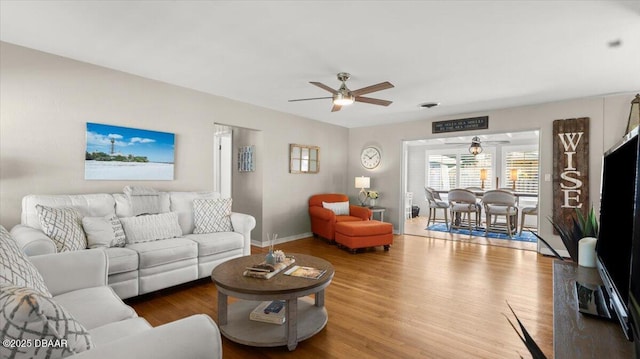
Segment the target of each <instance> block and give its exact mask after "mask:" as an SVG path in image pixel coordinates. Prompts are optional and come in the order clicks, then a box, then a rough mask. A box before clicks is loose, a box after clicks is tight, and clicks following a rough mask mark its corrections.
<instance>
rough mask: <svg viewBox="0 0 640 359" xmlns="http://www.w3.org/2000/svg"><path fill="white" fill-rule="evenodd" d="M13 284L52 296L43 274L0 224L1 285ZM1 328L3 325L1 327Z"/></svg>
mask: <svg viewBox="0 0 640 359" xmlns="http://www.w3.org/2000/svg"><path fill="white" fill-rule="evenodd" d="M1 284H13V285H19V286H24V287H29V288H33V289H35V290H37V291H39V292H41V293H42V295H44V296H46V297H49V298H51V293H50V292H49V289H48V288H47V286H46V285H45V284H44V279H42V275H40V272H38V270H37V269H36V267H35V266H34V265H33V263H31V262H30V261H29V259H27V255H26V254H24V253H23V252H22V251H21V250H20V248H18V244H17V243H16V242H15V240H14V239H13V238H12V237H11V234H9V232H8V231H7V230H6V229H5V228H4V227H3V226H0V285H1ZM0 328H1V327H0Z"/></svg>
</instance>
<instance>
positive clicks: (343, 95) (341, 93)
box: [289, 72, 394, 112]
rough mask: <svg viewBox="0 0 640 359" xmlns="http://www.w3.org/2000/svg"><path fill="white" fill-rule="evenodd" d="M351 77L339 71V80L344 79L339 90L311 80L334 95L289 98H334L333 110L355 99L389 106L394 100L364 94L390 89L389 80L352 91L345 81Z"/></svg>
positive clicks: (303, 99)
mask: <svg viewBox="0 0 640 359" xmlns="http://www.w3.org/2000/svg"><path fill="white" fill-rule="evenodd" d="M350 77H351V75H350V74H348V73H346V72H340V73H338V80H340V81H342V85H340V88H339V89H337V90H334V89H332V88H331V87H329V86H327V85H325V84H323V83H320V82H314V81H310V82H309V83H310V84H312V85H316V86H318V87H320V88H321V89H323V90H326V91H329V92H331V93H332V94H333V96H327V97H313V98H301V99H296V100H289V102H296V101H309V100H321V99H327V98H330V99H333V107H332V108H331V112H335V111H340V109H341V108H342V106H347V105H351V104H352V103H353V102H354V101H356V102H365V103H370V104H373V105H380V106H389V105H391V103H392V102H393V101H387V100H380V99H377V98H371V97H364V96H362V95H366V94H368V93H372V92H376V91H382V90H386V89H390V88H392V87H394V86H393V85H392V84H391V83H390V82H389V81H385V82H381V83H379V84H375V85H371V86H367V87H363V88H361V89H358V90H353V91H351V90H349V88H348V87H347V84H346V83H345V82H346V81H347V80H348V79H349V78H350Z"/></svg>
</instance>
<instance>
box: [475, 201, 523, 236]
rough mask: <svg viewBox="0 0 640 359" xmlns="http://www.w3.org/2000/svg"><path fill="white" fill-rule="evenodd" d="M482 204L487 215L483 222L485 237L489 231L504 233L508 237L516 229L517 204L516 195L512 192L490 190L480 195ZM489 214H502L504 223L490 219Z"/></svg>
mask: <svg viewBox="0 0 640 359" xmlns="http://www.w3.org/2000/svg"><path fill="white" fill-rule="evenodd" d="M482 205H483V207H484V213H485V214H486V216H487V223H486V224H485V229H484V235H485V237H486V236H487V235H488V234H489V232H499V233H506V234H507V235H508V236H509V238H511V237H512V236H513V233H515V232H516V231H517V229H518V206H517V204H516V196H515V195H514V194H513V193H510V192H507V191H503V190H499V189H496V190H490V191H487V192H485V193H484V195H483V196H482ZM491 216H496V217H498V216H504V217H505V223H499V222H498V221H497V220H496V221H495V222H492V221H491Z"/></svg>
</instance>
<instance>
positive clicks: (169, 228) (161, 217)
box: [120, 212, 182, 244]
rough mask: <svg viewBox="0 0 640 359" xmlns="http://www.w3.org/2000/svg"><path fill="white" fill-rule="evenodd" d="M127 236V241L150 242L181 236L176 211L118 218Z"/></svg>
mask: <svg viewBox="0 0 640 359" xmlns="http://www.w3.org/2000/svg"><path fill="white" fill-rule="evenodd" d="M120 222H122V227H123V228H124V232H125V234H126V236H127V243H128V244H134V243H142V242H151V241H156V240H159V239H169V238H175V237H181V236H182V228H180V224H179V223H178V213H176V212H167V213H160V214H150V215H144V216H137V217H123V218H120Z"/></svg>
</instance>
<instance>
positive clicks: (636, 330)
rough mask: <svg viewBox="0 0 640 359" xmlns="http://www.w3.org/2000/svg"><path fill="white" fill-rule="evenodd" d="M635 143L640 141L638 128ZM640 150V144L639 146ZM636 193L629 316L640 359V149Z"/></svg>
mask: <svg viewBox="0 0 640 359" xmlns="http://www.w3.org/2000/svg"><path fill="white" fill-rule="evenodd" d="M632 133H635V141H636V143H637V142H640V140H638V136H639V135H638V127H636V129H635V132H632ZM638 147H639V148H640V144H638ZM636 154H637V157H636V183H635V186H636V193H635V199H634V214H633V215H634V219H633V239H632V249H631V278H630V283H629V303H628V309H629V315H630V317H631V328H632V334H633V341H634V347H635V357H636V358H640V149H638V151H637V152H636Z"/></svg>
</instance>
